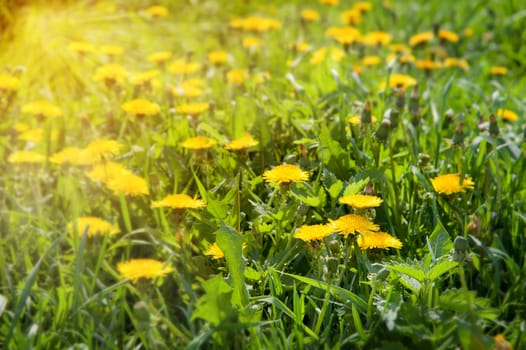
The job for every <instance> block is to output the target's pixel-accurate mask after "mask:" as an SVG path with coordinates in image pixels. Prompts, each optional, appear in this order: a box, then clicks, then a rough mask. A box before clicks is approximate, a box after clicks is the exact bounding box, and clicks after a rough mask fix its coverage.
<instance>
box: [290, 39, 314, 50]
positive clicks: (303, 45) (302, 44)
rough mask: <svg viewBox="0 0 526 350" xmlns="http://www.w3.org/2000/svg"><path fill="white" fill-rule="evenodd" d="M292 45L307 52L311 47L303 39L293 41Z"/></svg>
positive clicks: (295, 48)
mask: <svg viewBox="0 0 526 350" xmlns="http://www.w3.org/2000/svg"><path fill="white" fill-rule="evenodd" d="M290 47H291V48H293V49H294V50H296V51H298V52H306V51H309V49H310V45H309V44H308V43H307V42H305V41H302V40H300V41H297V42H295V43H292V44H291V46H290Z"/></svg>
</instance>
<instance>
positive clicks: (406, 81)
mask: <svg viewBox="0 0 526 350" xmlns="http://www.w3.org/2000/svg"><path fill="white" fill-rule="evenodd" d="M416 83H417V82H416V80H415V79H414V78H412V77H410V76H409V75H405V74H391V75H390V76H389V86H390V87H391V88H400V89H405V88H407V87H409V86H414V85H416ZM386 85H387V80H386V81H385V82H383V83H382V85H381V86H380V88H381V89H385V86H386Z"/></svg>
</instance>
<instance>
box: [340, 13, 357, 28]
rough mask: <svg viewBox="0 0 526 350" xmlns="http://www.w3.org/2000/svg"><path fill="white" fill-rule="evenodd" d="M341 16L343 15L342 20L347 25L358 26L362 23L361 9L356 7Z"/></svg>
mask: <svg viewBox="0 0 526 350" xmlns="http://www.w3.org/2000/svg"><path fill="white" fill-rule="evenodd" d="M341 17H342V22H343V23H345V24H347V25H352V26H356V25H358V24H360V23H362V14H361V12H360V11H358V10H355V9H350V10H347V11H344V12H343V13H342V15H341Z"/></svg>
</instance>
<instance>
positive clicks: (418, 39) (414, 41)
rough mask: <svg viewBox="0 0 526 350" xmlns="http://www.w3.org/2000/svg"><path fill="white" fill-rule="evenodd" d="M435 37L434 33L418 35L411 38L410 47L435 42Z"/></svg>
mask: <svg viewBox="0 0 526 350" xmlns="http://www.w3.org/2000/svg"><path fill="white" fill-rule="evenodd" d="M434 37H435V35H434V34H433V32H423V33H418V34H415V35H413V36H412V37H410V38H409V45H410V46H418V45H423V44H426V43H428V42H430V41H431V40H433V38H434Z"/></svg>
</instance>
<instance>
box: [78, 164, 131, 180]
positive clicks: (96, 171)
mask: <svg viewBox="0 0 526 350" xmlns="http://www.w3.org/2000/svg"><path fill="white" fill-rule="evenodd" d="M128 175H133V173H132V172H131V170H129V169H127V168H125V167H124V166H123V165H122V164H120V163H115V162H104V163H99V164H95V165H94V166H93V167H92V168H91V170H90V171H88V172H86V176H87V177H88V178H89V179H90V180H92V181H96V182H97V181H100V182H108V181H110V180H111V179H119V178H121V177H123V176H124V177H126V176H128Z"/></svg>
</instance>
